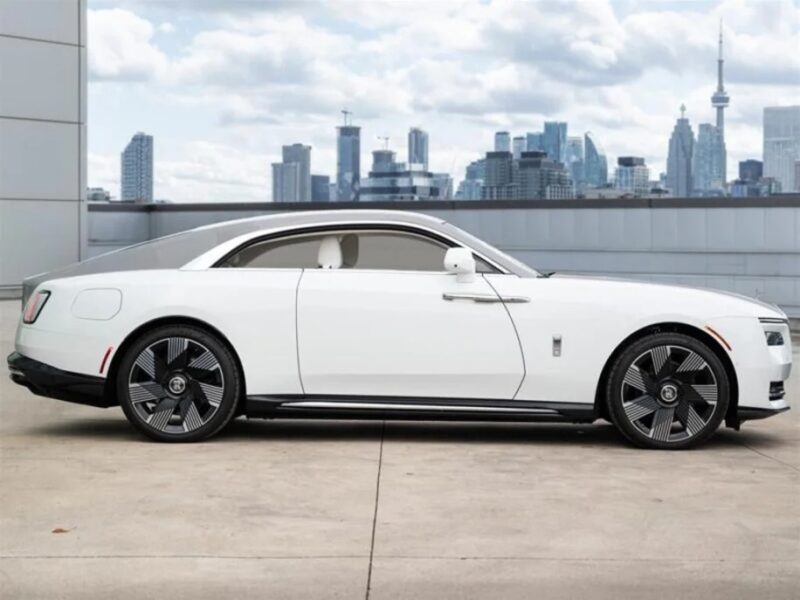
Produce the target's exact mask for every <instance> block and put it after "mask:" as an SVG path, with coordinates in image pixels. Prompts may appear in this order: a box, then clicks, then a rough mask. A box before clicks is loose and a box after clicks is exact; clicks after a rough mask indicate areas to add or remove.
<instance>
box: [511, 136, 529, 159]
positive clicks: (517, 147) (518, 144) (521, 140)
mask: <svg viewBox="0 0 800 600" xmlns="http://www.w3.org/2000/svg"><path fill="white" fill-rule="evenodd" d="M526 149H527V142H526V140H525V137H524V136H516V137H514V139H513V140H511V153H512V154H513V155H514V160H519V159H520V158H522V153H523V152H525V151H526Z"/></svg>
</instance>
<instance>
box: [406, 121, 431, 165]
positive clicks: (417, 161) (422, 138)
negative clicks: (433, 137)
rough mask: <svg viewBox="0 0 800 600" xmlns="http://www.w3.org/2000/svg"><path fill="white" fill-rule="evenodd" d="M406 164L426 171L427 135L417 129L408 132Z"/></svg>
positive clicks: (413, 128)
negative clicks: (420, 166)
mask: <svg viewBox="0 0 800 600" xmlns="http://www.w3.org/2000/svg"><path fill="white" fill-rule="evenodd" d="M408 164H409V165H422V169H423V170H425V171H427V170H428V133H427V132H426V131H423V130H422V129H420V128H419V127H412V128H411V129H409V130H408Z"/></svg>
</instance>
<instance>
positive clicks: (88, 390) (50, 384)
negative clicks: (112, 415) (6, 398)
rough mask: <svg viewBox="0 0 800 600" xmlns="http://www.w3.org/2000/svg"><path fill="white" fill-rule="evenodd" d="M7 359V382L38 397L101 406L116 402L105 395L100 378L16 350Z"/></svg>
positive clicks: (102, 379) (103, 385)
mask: <svg viewBox="0 0 800 600" xmlns="http://www.w3.org/2000/svg"><path fill="white" fill-rule="evenodd" d="M7 361H8V370H9V375H10V377H11V381H13V382H14V383H17V384H19V385H22V386H25V387H26V388H28V389H29V390H30V391H32V392H33V393H34V394H36V395H38V396H46V397H48V398H55V399H56V400H65V401H67V402H75V403H77V404H87V405H89V406H99V407H102V408H106V407H109V406H114V405H115V404H116V402H114V401H113V400H109V398H108V397H107V395H106V389H105V388H106V380H105V379H104V378H102V377H92V376H91V375H81V374H78V373H70V372H68V371H62V370H61V369H57V368H55V367H51V366H50V365H46V364H45V363H42V362H39V361H38V360H34V359H32V358H28V357H27V356H23V355H22V354H20V353H19V352H12V353H11V354H9V355H8V359H7Z"/></svg>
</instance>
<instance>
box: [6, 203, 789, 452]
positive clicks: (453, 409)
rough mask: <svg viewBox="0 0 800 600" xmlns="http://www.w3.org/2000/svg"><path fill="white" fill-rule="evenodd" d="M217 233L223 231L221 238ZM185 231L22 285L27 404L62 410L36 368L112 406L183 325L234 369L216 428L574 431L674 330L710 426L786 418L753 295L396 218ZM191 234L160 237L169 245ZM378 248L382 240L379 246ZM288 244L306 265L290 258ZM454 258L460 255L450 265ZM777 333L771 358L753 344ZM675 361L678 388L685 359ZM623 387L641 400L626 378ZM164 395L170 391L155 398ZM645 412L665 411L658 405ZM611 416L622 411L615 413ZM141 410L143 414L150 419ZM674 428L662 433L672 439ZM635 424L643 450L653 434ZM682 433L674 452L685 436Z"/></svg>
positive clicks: (316, 217) (783, 335)
mask: <svg viewBox="0 0 800 600" xmlns="http://www.w3.org/2000/svg"><path fill="white" fill-rule="evenodd" d="M226 227H227V228H228V229H227V230H226V229H225V228H226ZM236 227H238V228H239V230H243V232H242V233H238V234H236V235H233V234H235V233H236V232H237V231H238V230H236ZM215 228H216V229H215ZM198 232H199V233H198V234H197V235H205V236H206V237H207V238H208V237H209V235H210V236H211V238H213V239H212V241H211V242H206V246H208V248H206V249H203V248H201V246H202V244H198V248H199V249H200V250H201V251H199V252H197V254H196V255H195V256H194V258H191V259H190V260H187V261H185V262H184V264H182V265H180V266H179V267H177V268H155V269H149V268H147V267H148V265H139V266H138V268H136V269H133V270H118V271H115V270H111V271H110V272H100V273H92V274H85V275H71V274H69V273H68V274H67V276H63V274H59V273H54V274H52V275H50V276H47V277H40V278H39V279H38V280H37V281H34V282H33V283H34V284H35V286H36V288H35V290H32V291H33V296H35V294H36V293H39V292H46V293H47V296H46V299H45V300H44V304H43V306H42V307H40V308H39V312H38V314H37V315H35V317H34V320H33V321H32V322H30V323H25V322H24V320H25V319H24V318H21V321H20V325H19V328H18V331H17V336H16V348H15V349H16V354H15V355H12V357H22V358H17V359H16V362H14V361H12V360H11V358H12V357H10V358H9V364H10V367H11V371H12V377H15V379H16V380H17V381H18V382H19V383H23V384H25V385H28V387H30V388H31V389H32V390H33V391H35V392H38V393H40V394H43V395H50V396H54V397H62V398H63V399H68V400H77V401H81V399H80V398H79V397H76V395H75V394H67V393H61V394H59V393H58V391H57V390H56V391H54V389H55V388H56V387H58V381H59V380H58V378H57V377H55V378H54V379H53V380H52V381H51V380H43V379H42V378H41V377H39V379H37V375H36V374H37V372H38V371H37V370H36V368H37V367H41V366H42V365H44V366H45V367H47V368H49V369H51V371H52V373H55V374H57V375H58V374H63V375H64V377H67V378H69V377H72V379H71V380H69V381H71V382H72V383H73V384H75V385H74V386H73V387H74V388H75V389H79V387H80V385H81V382H83V383H86V382H88V383H89V384H92V383H93V384H94V389H95V391H96V392H97V393H96V394H95V395H96V396H97V397H96V398H95V401H92V402H89V403H92V404H97V405H101V406H106V405H115V404H119V403H120V402H121V399H120V398H119V390H120V389H121V388H120V387H119V386H118V384H117V379H119V378H120V377H122V378H123V379H125V381H126V383H127V384H129V385H133V384H131V381H133V379H132V378H133V375H129V373H128V372H125V373H120V372H119V367H120V365H121V364H122V363H124V362H125V361H124V360H123V359H124V356H123V355H124V353H125V352H126V350H127V349H129V348H130V347H131V344H133V343H134V342H135V340H136V339H137V338H138V337H140V336H141V335H143V334H145V333H146V332H148V331H149V330H152V329H153V328H155V327H163V326H169V325H173V326H174V325H188V326H193V327H197V328H201V329H204V330H205V331H206V332H207V333H209V334H210V335H212V336H214V337H215V338H216V339H217V340H218V341H219V342H221V343H222V344H224V346H225V347H226V348H228V349H229V350H230V351H231V354H232V355H233V356H234V358H235V361H236V364H237V371H238V376H240V378H241V382H240V388H239V390H238V392H237V395H238V396H239V398H238V399H235V400H237V401H238V406H237V408H236V410H235V414H241V413H243V412H244V413H246V414H248V415H249V416H280V414H281V411H280V409H283V410H284V412H285V414H286V415H287V416H303V415H306V414H307V415H308V416H317V415H324V416H336V415H341V416H349V417H352V416H356V417H358V416H377V417H380V418H386V417H387V415H388V416H392V414H396V415H397V416H399V417H403V418H414V415H415V414H419V417H418V418H447V417H448V415H450V416H452V417H454V418H486V417H491V418H501V417H505V418H508V419H517V418H529V419H538V418H544V419H548V418H559V419H564V420H570V421H591V420H593V419H595V418H600V417H606V418H608V417H609V411H608V409H607V407H606V395H607V393H611V394H612V395H613V394H616V391H612V392H607V390H608V387H609V377H611V371H612V370H613V367H614V361H615V357H619V356H620V353H622V352H623V351H624V350H625V349H626V347H627V346H628V345H630V344H632V343H633V342H634V341H637V340H641V339H642V338H643V337H647V336H648V335H650V336H652V335H656V334H663V335H666V334H677V335H684V336H688V337H692V338H694V339H695V340H697V341H698V342H699V343H702V344H704V345H705V346H704V347H706V348H707V349H708V350H709V351H710V352H711V353H713V354H714V355H715V356H716V357H718V359H719V364H721V365H723V367H724V369H725V372H724V373H723V374H722V376H723V377H725V378H726V380H727V381H728V383H727V387H726V389H725V390H722V388H721V387H720V388H719V390H718V391H715V392H714V394H717V393H722V392H723V391H725V393H727V394H728V398H727V401H726V402H725V407H724V408H725V415H721V416H719V418H723V417H724V418H725V420H726V422H727V423H728V424H729V425H732V426H735V427H738V424H739V422H740V421H742V420H746V419H748V418H758V417H760V416H767V415H770V414H774V413H776V412H781V411H782V410H785V409H786V408H787V407H788V405H787V402H786V399H785V397H784V393H783V387H782V386H783V384H782V382H783V381H784V380H785V379H787V378H788V375H789V370H790V367H791V345H790V343H791V342H790V334H789V328H788V321H787V319H786V315H785V314H784V313H783V312H782V311H780V310H779V309H778V308H777V307H775V306H772V305H768V304H765V303H763V302H760V301H757V300H753V299H748V298H745V297H741V296H737V295H733V294H727V293H720V292H714V291H710V290H703V289H694V288H688V287H678V286H668V285H659V284H650V283H640V282H632V281H622V280H612V279H602V278H586V277H577V276H558V275H555V276H552V277H551V276H545V275H541V274H539V273H537V272H536V271H533V270H532V269H530V268H527V267H525V266H524V265H521V264H520V263H518V262H517V261H515V260H514V259H512V258H510V257H507V256H506V255H504V254H503V253H501V252H500V251H498V250H496V249H494V248H492V247H490V246H488V245H486V244H484V243H482V242H479V241H478V240H475V239H474V238H472V237H471V236H469V234H466V233H464V232H462V231H460V230H458V229H457V228H455V227H453V226H452V225H449V224H447V223H444V222H442V221H441V220H438V219H435V218H432V217H427V216H423V215H418V214H414V213H400V212H395V211H371V210H362V211H326V212H317V213H312V212H309V213H303V214H302V216H301V217H298V218H297V219H294V220H293V219H292V218H287V217H259V218H256V219H251V220H248V221H241V222H236V223H235V224H234V225H233V226H231V224H220V225H218V226H214V227H206V228H201V229H200V230H198ZM215 232H216V233H215ZM226 232H227V233H226ZM191 235H192V234H191V232H189V234H178V236H185V238H184V239H186V240H190V239H191ZM231 235H232V237H231ZM215 236H216V237H215ZM348 236H349V237H348ZM387 236H388V237H387ZM176 237H177V236H176ZM356 237H358V238H359V241H358V242H356V241H355V238H356ZM211 238H209V239H211ZM225 238H228V239H225ZM219 240H223V241H219ZM383 240H388V242H387V244H388V246H386V247H383V246H380V244H381V243H383ZM217 241H219V243H217ZM417 242H419V244H420V245H419V254H420V258H419V260H420V264H423V266H424V268H419V269H417V268H415V267H416V265H415V262H414V261H415V260H416V259H415V256H416V254H415V253H416V252H417V246H415V245H414V244H416V243H417ZM294 243H298V244H299V245H298V246H297V252H298V255H297V258H296V260H297V261H298V262H297V264H293V262H292V261H293V260H295V257H293V256H292V252H293V251H294V250H292V248H295V247H294V246H292V244H294ZM353 244H360V249H359V246H358V245H356V246H355V249H354V247H353ZM308 245H311V247H312V248H313V249H314V250H315V252H314V254H315V256H314V261H315V264H314V265H309V264H308V262H307V260H308V257H307V256H306V255H307V254H308V248H307V247H306V246H308ZM348 246H350V247H349V248H348ZM428 246H430V248H429V247H428ZM287 248H288V249H289V250H287ZM437 248H439V250H438V251H440V252H441V257H440V258H439V259H437V260H439V261H440V262H439V264H440V268H438V269H428V268H427V267H428V265H429V264H430V258H429V256H428V254H429V251H433V252H434V253H435V252H436V251H437ZM461 248H466V249H467V250H468V251H469V252H468V253H467V257H466V258H465V255H464V253H463V252H461V253H459V249H461ZM453 250H455V251H453ZM122 252H123V253H124V252H126V251H125V250H123V251H122ZM270 252H272V253H273V255H274V256H276V257H277V258H275V259H274V261H275V262H274V264H272V263H270V260H273V259H270V258H269V256H270ZM370 252H372V253H373V255H374V260H373V256H372V255H370V254H369V253H370ZM281 253H283V254H281ZM303 253H305V254H303ZM348 254H349V255H351V256H348ZM399 254H402V256H400V255H399ZM469 255H471V256H469ZM242 256H244V257H245V258H241V257H242ZM354 256H355V257H356V258H354ZM253 257H255V258H253ZM264 257H267V258H264ZM469 258H474V260H475V261H477V263H478V265H479V266H478V268H477V269H476V268H475V264H474V262H473V263H471V264H467V265H466V267H465V266H464V265H463V264H448V265H447V266H445V263H446V262H447V261H448V260H449V261H450V262H451V263H452V262H453V261H454V260H455V261H456V262H458V260H459V259H460V260H461V261H462V262H464V263H469ZM237 261H239V262H238V263H237ZM248 261H249V262H248ZM264 261H266V262H264ZM304 261H305V262H304ZM348 261H350V264H348ZM353 261H357V263H356V264H354V263H353ZM382 261H383V262H385V263H386V268H384V265H383V264H382ZM153 262H157V261H153ZM362 262H363V263H364V266H363V267H362V266H360V264H361V263H362ZM91 263H92V261H89V262H88V263H86V264H87V265H91ZM406 263H407V264H408V268H406V266H405V265H406ZM259 265H262V266H259ZM263 265H266V266H263ZM98 268H99V267H98ZM126 268H128V269H130V268H131V266H130V265H128V266H126ZM29 295H31V294H30V290H29ZM34 300H35V298H31V299H29V304H30V302H31V301H34ZM29 308H30V307H29ZM26 316H30V315H27V311H26ZM28 320H30V319H28ZM770 332H772V333H770ZM778 338H780V341H781V343H780V344H772V343H771V342H769V341H768V340H772V341H776V340H777V339H778ZM187 343H188V342H187ZM206 346H208V345H207V344H206V345H205V346H204V347H206ZM673 346H675V342H674V341H673V342H668V343H665V345H663V347H664V348H666V350H664V351H662V350H656V351H654V352H655V354H653V356H656V355H659V356H660V354H659V353H661V352H666V353H668V354H670V353H671V352H672V350H671V348H672V347H673ZM678 346H680V345H678ZM675 347H677V346H675ZM687 348H688V350H686V352H687V353H690V352H691V350H692V348H691V347H687ZM170 352H171V349H170ZM675 352H676V354H675V356H676V358H674V359H673V362H675V367H674V368H673V369H672V371H673V376H674V377H678V374H679V373H681V372H684V373H685V371H686V369H688V367H689V366H691V365H689V363H690V362H691V360H690V359H688V356H689V354H681V352H682V351H680V350H675ZM23 359H25V361H27V362H25V361H23ZM131 360H133V358H132V359H131ZM136 360H140V359H136ZM198 360H199V359H198ZM648 360H651V361H653V360H654V359H648ZM658 360H659V361H660V360H661V359H658ZM665 360H666V359H665ZM640 362H641V361H640ZM707 362H708V363H709V366H708V369H709V372H708V374H706V375H704V376H698V377H701V379H702V377H706V380H703V382H704V383H703V382H701V383H698V384H695V383H694V382H693V381H689V380H687V381H689V384H691V385H694V386H695V387H696V389H698V390H700V391H704V390H706V389H707V387H708V385H710V383H709V382H714V383H715V384H719V381H718V380H719V379H720V372H716V371H715V372H714V373H711V371H712V370H713V369H712V367H713V364H711V363H712V361H710V360H709V361H707ZM713 362H714V364H716V359H714V361H713ZM678 363H684V364H682V365H681V364H678ZM134 364H136V363H134ZM687 365H688V366H687ZM631 368H633V367H631ZM640 369H644V368H643V367H641V364H640V366H637V367H636V368H635V369H634V370H640ZM656 371H657V369H655V367H654V370H653V372H654V373H655V372H656ZM162 375H163V377H166V375H164V374H162ZM693 377H694V376H693ZM635 379H636V378H635ZM645 379H647V378H646V377H645ZM653 379H654V381H655V375H654V378H653ZM662 379H663V378H662ZM684 379H686V378H685V377H684V378H683V379H681V381H678V380H677V379H676V380H675V385H676V386H677V387H678V388H680V387H681V385H683V383H686V382H685V381H684ZM628 380H629V378H628V377H627V376H626V379H625V381H628ZM637 380H638V379H637ZM228 381H230V377H228ZM630 381H633V380H630ZM669 381H672V379H670V380H669ZM669 381H667V379H664V381H662V382H661V383H658V384H656V383H654V382H648V386H650V387H648V390H647V391H648V392H651V393H650V395H651V396H652V395H655V396H656V399H659V398H660V396H659V394H661V395H662V396H664V398H667V397H668V396H670V394H671V390H668V389H666V388H663V386H664V385H668V384H669ZM697 381H700V379H698V380H697ZM664 382H666V383H664ZM682 382H683V383H682ZM161 383H162V385H164V386H166V385H167V383H165V382H164V381H162V382H161ZM177 383H178V384H180V382H177ZM66 385H67V387H69V385H70V384H69V383H67V384H66ZM142 385H143V384H142ZM654 385H661V386H662V387H659V388H658V389H655V388H652V386H654ZM704 385H705V386H706V387H703V386H704ZM719 385H721V384H719ZM75 386H77V387H75ZM638 388H641V389H640V390H639V391H641V392H643V393H644V392H645V391H646V390H645V389H644V388H645V386H644V385H643V384H641V383H640V384H639V385H638ZM638 388H637V389H638ZM651 388H652V389H651ZM101 389H102V391H99V390H101ZM165 389H166V387H165ZM654 389H655V391H653V390H654ZM681 389H682V388H681ZM687 390H689V388H687ZM62 391H63V385H62ZM633 391H634V394H633V396H637V397H638V394H637V393H636V390H635V389H634V390H633ZM689 391H691V390H689ZM165 394H166V392H165ZM633 396H630V395H629V396H628V397H629V398H632V397H633ZM165 397H166V395H165ZM714 397H715V398H716V395H715V396H714ZM180 401H181V400H180V398H179V397H177V396H176V397H175V398H173V400H172V401H171V402H172V404H173V405H174V406H178V405H179V403H180ZM637 401H639V400H637ZM659 401H662V400H659ZM87 402H88V401H87ZM662 403H663V406H661V408H665V407H666V408H669V406H670V404H669V400H667V399H665V400H663V401H662ZM623 405H624V406H628V407H630V406H631V404H630V403H628V404H625V400H624V399H623ZM709 406H712V407H713V404H711V405H709ZM123 407H124V403H123ZM706 408H708V407H706ZM232 410H233V409H232ZM625 410H628V409H627V408H626V409H625ZM659 410H660V409H659ZM651 412H653V411H651ZM679 412H680V410H679ZM711 412H713V410H712V411H711ZM312 413H313V414H312ZM144 414H145V417H146V419H145V420H148V419H150V416H149V415H150V414H152V413H144ZM232 414H233V413H232ZM613 414H614V413H613V410H612V411H611V415H612V417H613ZM653 414H660V413H658V411H656V412H654V413H653ZM709 414H711V413H709ZM129 416H130V415H129ZM171 418H172V419H173V421H174V422H176V423H177V425H180V423H178V422H177V419H178V417H176V416H173V417H171ZM675 419H676V420H675V421H674V423H673V422H672V421H671V425H670V427H671V431H672V432H673V433H667V434H665V435H667V436H668V438H669V436H672V435H677V433H679V431H678V430H680V429H681V420H680V419H677V417H676V418H675ZM656 420H657V419H656ZM684 420H685V419H684ZM171 422H172V421H171ZM198 422H199V421H198ZM177 425H176V426H177ZM639 428H640V430H641V431H642V432H643V433H644V434H646V435H649V436H651V437H653V436H655V438H659V432H658V426H657V425H656V423H655V422H650V423H649V424H648V425H641V424H639ZM183 429H184V430H185V431H186V433H189V432H190V431H189V430H190V428H189V427H186V426H184V428H183ZM685 430H686V435H685V436H683V437H685V438H691V437H692V435H690V434H691V433H693V432H692V431H691V427H690V426H689V424H686V426H685ZM628 437H630V436H628ZM661 437H663V435H662V436H661ZM681 439H683V438H682V437H681V436H678V438H676V441H680V440H681ZM634 441H639V442H641V440H634ZM662 441H665V442H666V441H669V440H668V439H666V440H662Z"/></svg>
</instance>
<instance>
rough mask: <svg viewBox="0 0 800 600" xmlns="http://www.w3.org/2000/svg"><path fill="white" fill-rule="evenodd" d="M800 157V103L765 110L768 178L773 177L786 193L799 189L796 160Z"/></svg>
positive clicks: (765, 149)
mask: <svg viewBox="0 0 800 600" xmlns="http://www.w3.org/2000/svg"><path fill="white" fill-rule="evenodd" d="M798 160H800V106H770V107H767V108H765V109H764V177H772V178H774V179H776V180H777V181H778V182H779V183H780V184H781V189H782V190H783V191H784V192H792V191H796V190H797V189H798V187H800V186H798V183H800V182H798V181H796V180H795V172H794V169H795V162H797V161H798Z"/></svg>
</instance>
